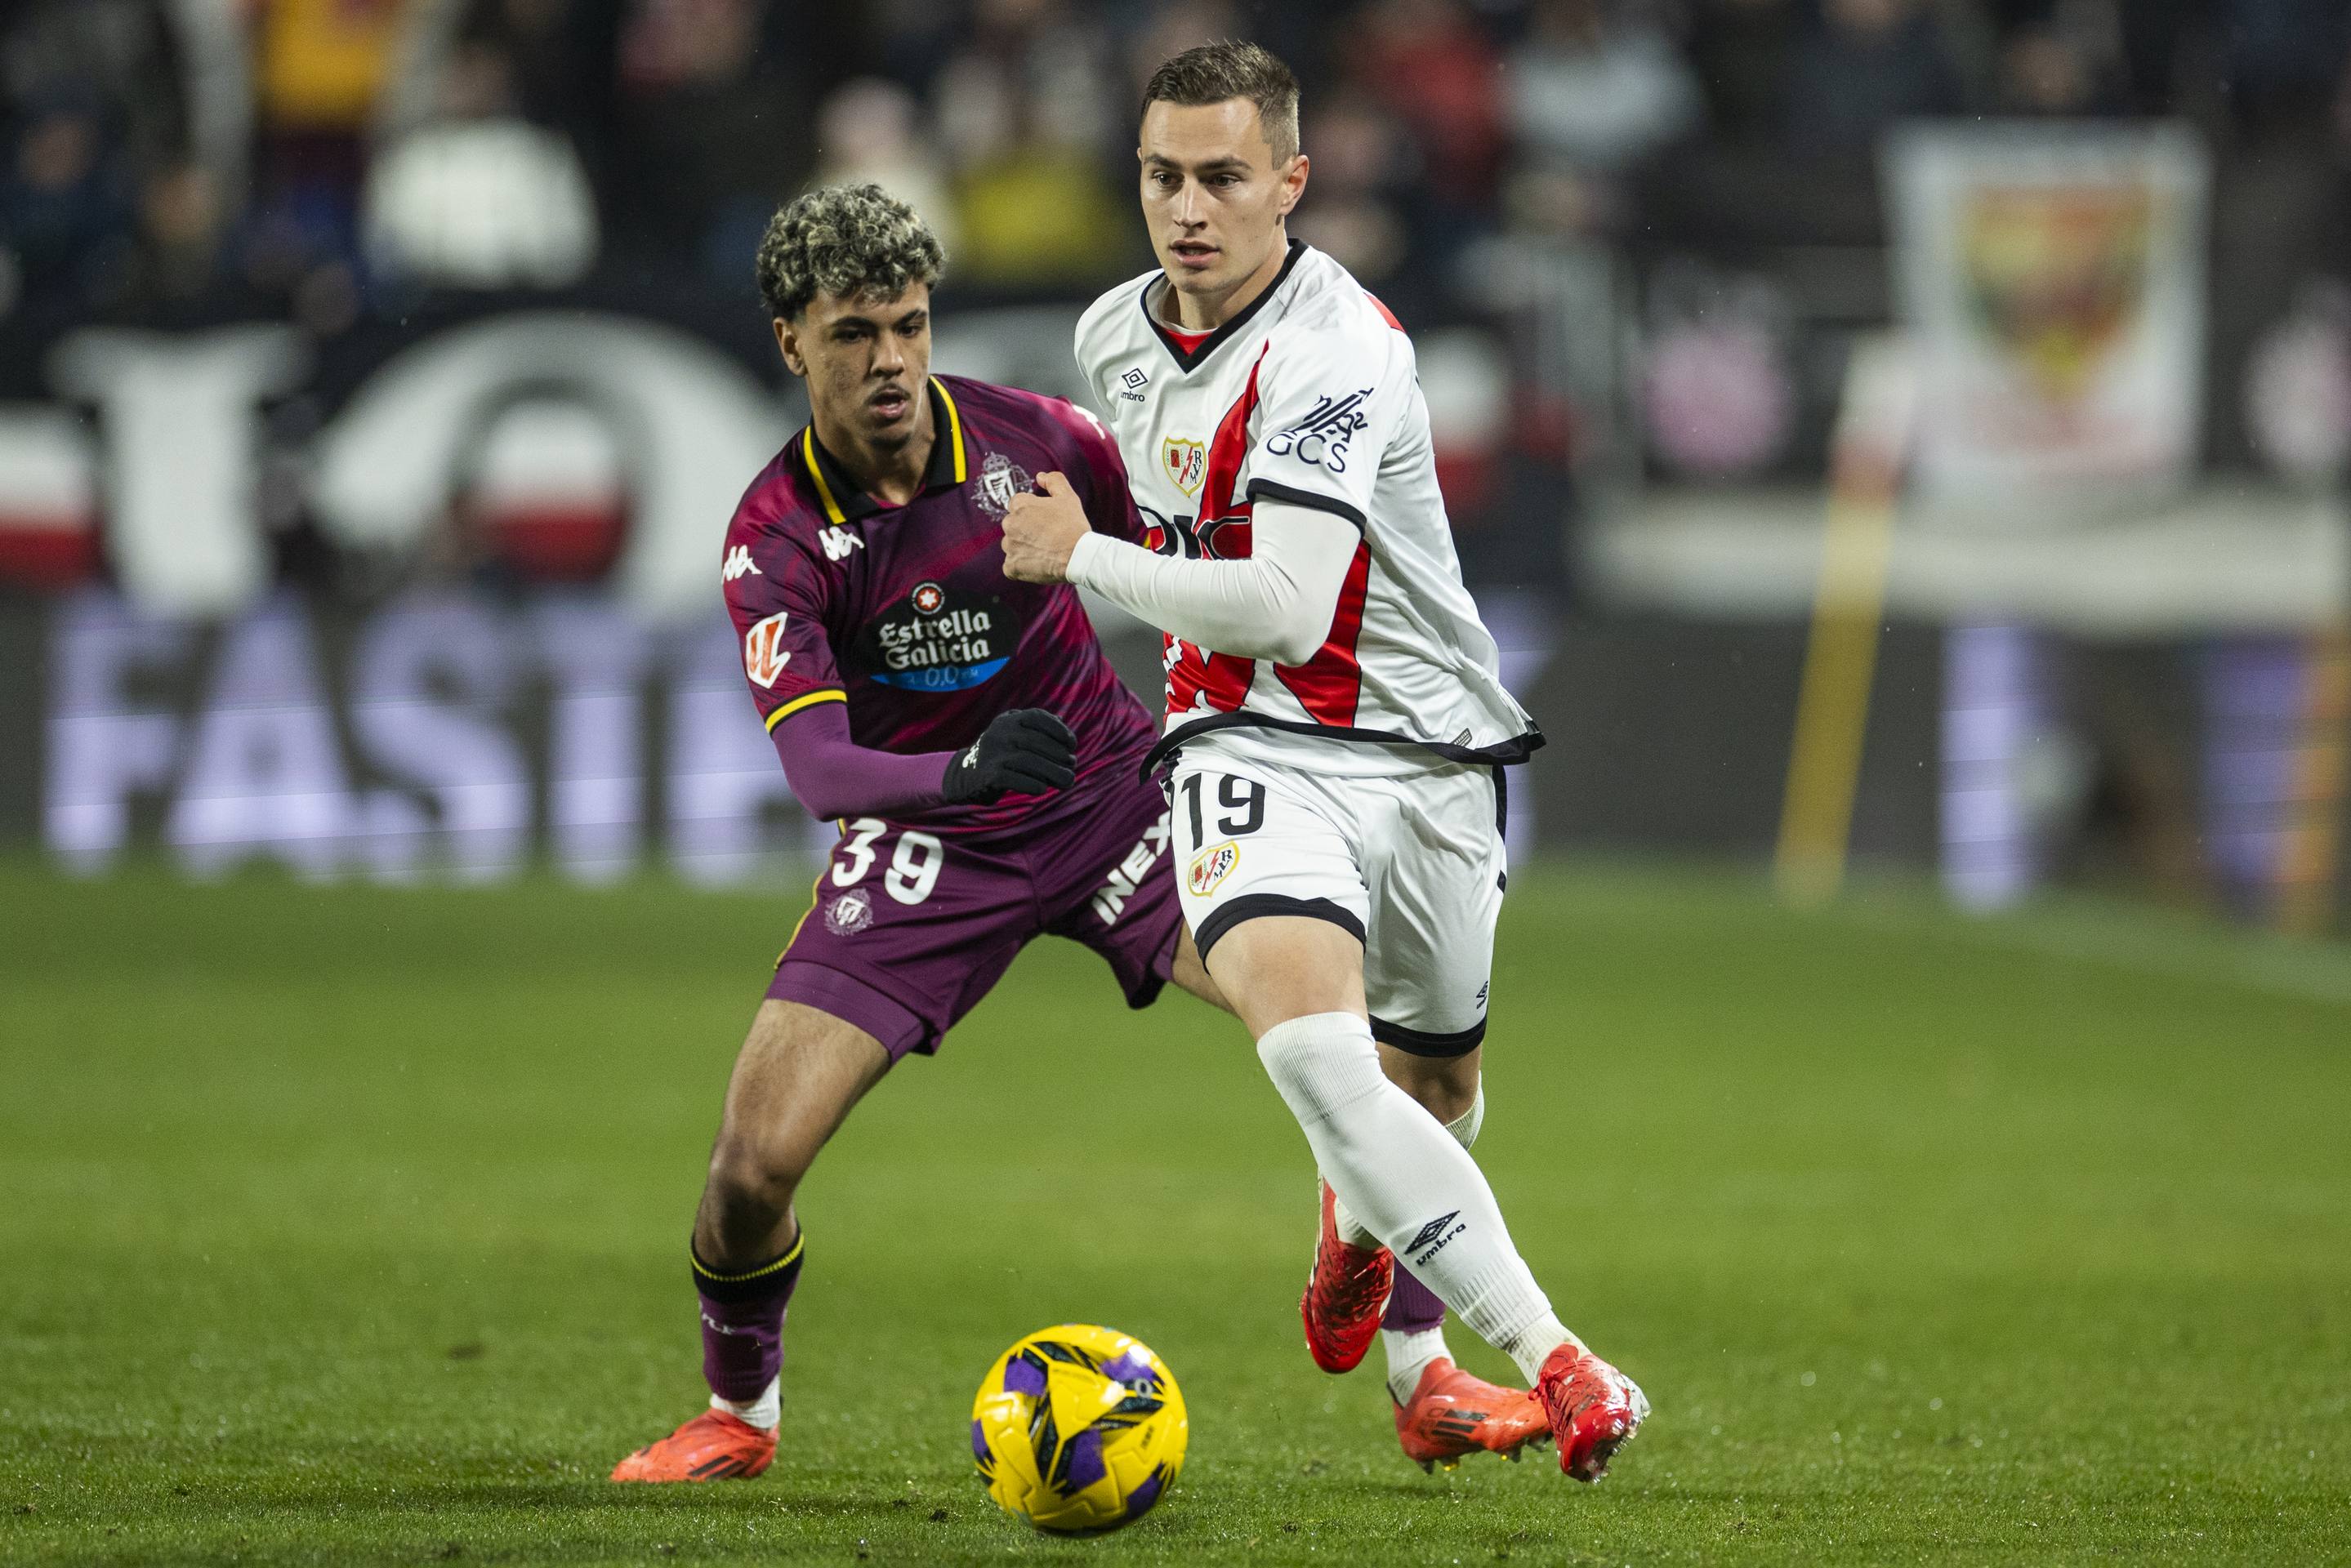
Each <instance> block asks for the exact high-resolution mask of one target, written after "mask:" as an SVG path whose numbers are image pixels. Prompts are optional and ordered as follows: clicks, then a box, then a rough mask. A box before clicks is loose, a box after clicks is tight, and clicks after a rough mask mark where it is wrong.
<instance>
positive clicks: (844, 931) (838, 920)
mask: <svg viewBox="0 0 2351 1568" xmlns="http://www.w3.org/2000/svg"><path fill="white" fill-rule="evenodd" d="M872 923H873V898H872V894H870V893H868V892H866V890H865V889H864V888H851V889H850V890H849V891H848V892H846V893H843V894H842V895H841V897H839V898H835V899H834V900H833V901H832V902H831V903H830V904H827V905H826V906H825V907H824V929H826V930H828V931H831V933H832V934H833V935H834V936H836V937H853V936H855V935H856V934H857V933H858V932H860V931H862V930H863V929H865V928H866V927H868V926H870V925H872Z"/></svg>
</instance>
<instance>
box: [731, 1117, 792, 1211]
mask: <svg viewBox="0 0 2351 1568" xmlns="http://www.w3.org/2000/svg"><path fill="white" fill-rule="evenodd" d="M808 1166H809V1161H808V1158H807V1157H806V1156H805V1155H804V1154H802V1153H801V1152H800V1151H799V1150H798V1149H797V1148H795V1147H793V1146H792V1144H791V1142H790V1140H789V1139H786V1138H782V1137H774V1136H765V1137H763V1136H761V1135H758V1134H756V1133H751V1134H738V1133H734V1132H731V1131H730V1132H729V1133H727V1134H726V1135H725V1136H722V1137H720V1138H719V1140H718V1143H717V1146H716V1147H714V1148H713V1149H712V1150H711V1151H710V1190H711V1193H712V1195H713V1196H714V1197H716V1199H718V1205H719V1208H720V1209H721V1210H723V1211H725V1212H727V1213H730V1214H741V1215H747V1216H752V1215H757V1216H764V1217H767V1218H769V1219H776V1218H780V1217H781V1216H782V1214H783V1212H784V1210H787V1209H789V1208H790V1207H791V1202H792V1194H793V1193H794V1192H796V1191H798V1190H799V1184H800V1178H801V1177H803V1176H805V1175H807V1174H808Z"/></svg>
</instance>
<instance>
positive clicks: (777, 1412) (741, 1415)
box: [710, 1375, 784, 1432]
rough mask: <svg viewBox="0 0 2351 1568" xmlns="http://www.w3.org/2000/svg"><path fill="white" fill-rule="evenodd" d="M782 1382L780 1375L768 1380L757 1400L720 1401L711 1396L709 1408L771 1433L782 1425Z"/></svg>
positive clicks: (714, 1395) (716, 1397)
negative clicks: (724, 1412)
mask: <svg viewBox="0 0 2351 1568" xmlns="http://www.w3.org/2000/svg"><path fill="white" fill-rule="evenodd" d="M783 1381H784V1380H783V1377H782V1376H780V1375H778V1376H774V1377H770V1378H768V1386H767V1387H765V1388H764V1389H762V1390H760V1392H759V1397H758V1398H757V1399H751V1400H746V1401H742V1402H737V1401H736V1400H733V1399H721V1398H720V1397H718V1396H717V1395H716V1394H713V1395H712V1396H711V1397H710V1407H711V1408H712V1409H714V1410H724V1411H726V1413H727V1414H728V1415H730V1416H733V1417H737V1419H739V1420H743V1421H746V1422H748V1423H749V1424H750V1425H752V1426H754V1427H757V1428H760V1429H761V1430H762V1431H768V1432H772V1431H774V1430H775V1429H776V1428H778V1427H780V1426H782V1425H783V1423H784V1397H783V1394H782V1391H781V1390H782V1386H783Z"/></svg>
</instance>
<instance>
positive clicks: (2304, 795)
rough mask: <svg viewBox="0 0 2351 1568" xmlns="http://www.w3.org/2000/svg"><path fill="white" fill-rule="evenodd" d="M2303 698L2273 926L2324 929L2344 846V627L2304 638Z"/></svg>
mask: <svg viewBox="0 0 2351 1568" xmlns="http://www.w3.org/2000/svg"><path fill="white" fill-rule="evenodd" d="M2308 658H2309V661H2310V663H2309V670H2310V673H2309V682H2310V684H2309V696H2308V697H2307V698H2306V699H2305V700H2304V703H2303V710H2302V737H2301V744H2300V746H2299V747H2298V748H2297V753H2296V755H2295V758H2294V794H2293V796H2292V798H2291V799H2290V800H2288V802H2287V803H2286V809H2287V811H2288V813H2289V814H2290V815H2289V816H2288V819H2287V822H2286V826H2285V836H2284V840H2283V843H2282V844H2281V845H2280V846H2279V850H2280V853H2279V856H2278V867H2277V878H2278V907H2277V908H2278V914H2277V919H2278V929H2281V930H2283V931H2286V932H2289V933H2291V934H2293V935H2294V936H2302V937H2314V936H2318V935H2321V934H2322V933H2324V932H2325V930H2326V929H2327V928H2328V927H2329V926H2330V925H2331V924H2332V923H2333V921H2334V919H2335V878H2336V877H2337V876H2338V875H2339V874H2340V873H2339V870H2338V867H2339V866H2340V865H2341V857H2342V852H2343V842H2342V841H2343V790H2344V784H2345V776H2346V771H2347V770H2351V628H2346V627H2344V626H2339V625H2338V626H2335V627H2332V628H2328V629H2327V630H2325V631H2322V632H2320V633H2318V634H2317V635H2316V636H2314V637H2313V638H2312V639H2310V643H2309V647H2308Z"/></svg>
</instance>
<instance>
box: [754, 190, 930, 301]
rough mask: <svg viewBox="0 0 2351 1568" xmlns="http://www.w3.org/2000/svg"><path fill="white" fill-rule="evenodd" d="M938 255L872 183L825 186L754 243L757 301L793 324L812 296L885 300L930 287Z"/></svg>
mask: <svg viewBox="0 0 2351 1568" xmlns="http://www.w3.org/2000/svg"><path fill="white" fill-rule="evenodd" d="M946 265H947V258H946V252H945V251H944V250H942V249H940V248H939V242H938V240H937V238H936V237H935V236H934V235H933V234H932V233H931V231H930V226H929V225H928V224H926V223H924V222H923V220H922V219H921V217H920V216H918V215H917V214H916V213H915V212H914V208H912V207H910V206H908V205H906V203H905V202H901V201H900V200H898V199H897V198H896V197H895V196H893V195H891V194H890V193H889V192H887V191H884V190H883V189H882V187H881V186H879V185H871V184H868V185H828V186H824V187H821V188H820V189H818V190H814V191H810V192H806V193H805V194H803V195H801V196H800V197H799V198H798V199H797V200H794V201H791V202H786V203H785V204H784V205H783V206H781V207H779V208H778V209H777V211H776V215H775V216H774V217H772V218H769V219H768V232H767V233H766V234H763V235H761V236H760V238H759V256H758V278H759V296H760V297H761V298H762V299H764V300H766V301H767V305H768V314H769V315H771V316H777V317H782V318H783V319H784V320H786V321H796V320H798V319H799V314H800V312H802V311H803V310H806V309H807V308H808V307H809V302H810V300H813V299H814V298H815V297H816V296H818V295H820V294H835V295H847V296H852V297H857V296H864V295H869V294H872V295H878V296H881V297H882V298H883V299H893V298H895V297H896V296H899V295H901V294H904V292H905V291H906V290H907V289H908V288H909V287H911V286H914V285H915V284H918V283H922V284H935V283H936V282H938V281H939V274H940V273H941V272H943V271H945V270H946Z"/></svg>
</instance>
